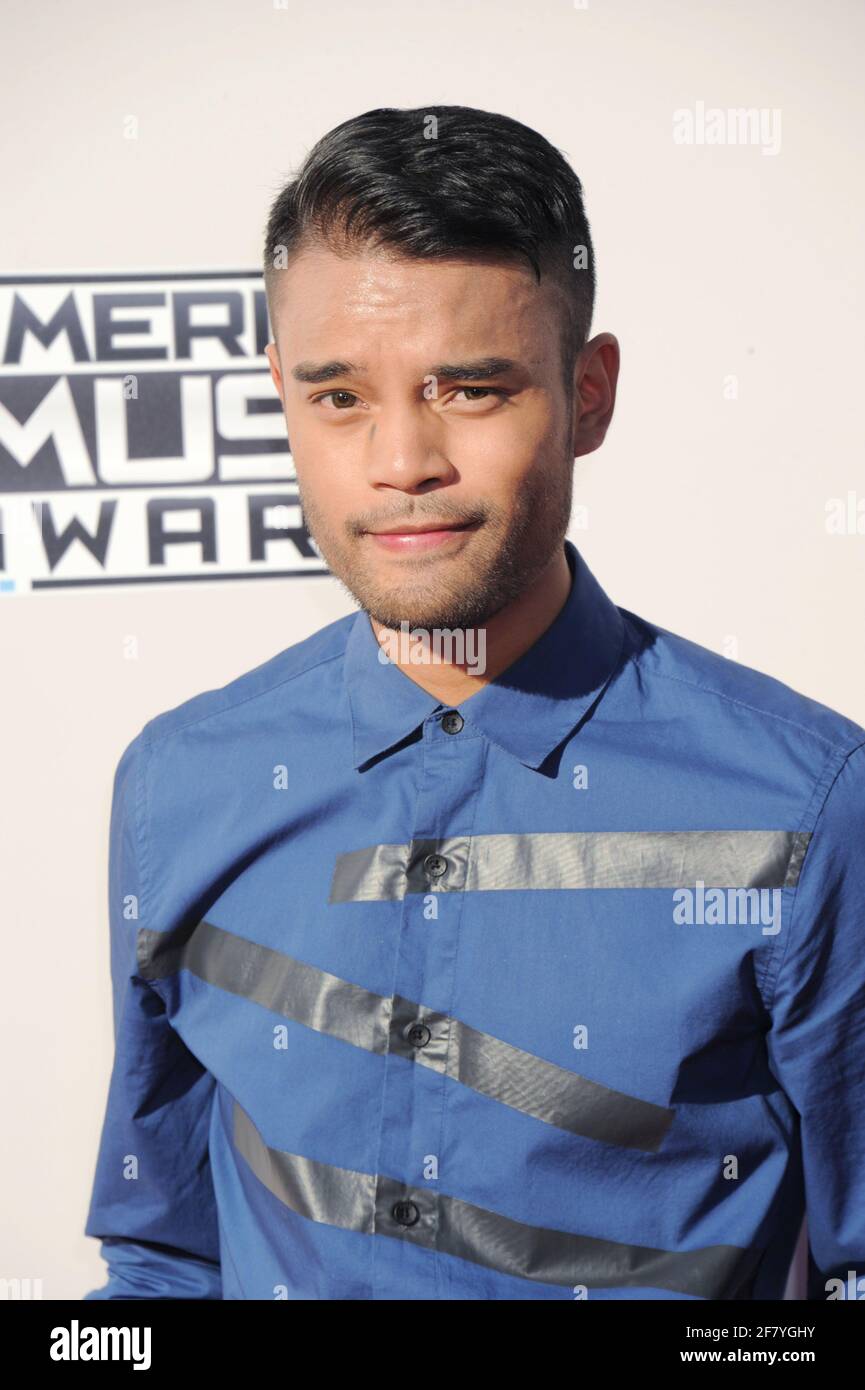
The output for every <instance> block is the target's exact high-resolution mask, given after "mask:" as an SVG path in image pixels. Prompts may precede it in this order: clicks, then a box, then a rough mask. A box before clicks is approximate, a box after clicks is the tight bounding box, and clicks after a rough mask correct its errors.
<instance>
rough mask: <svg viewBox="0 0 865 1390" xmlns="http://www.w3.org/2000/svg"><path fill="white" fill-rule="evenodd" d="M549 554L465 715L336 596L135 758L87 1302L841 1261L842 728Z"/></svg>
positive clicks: (859, 803)
mask: <svg viewBox="0 0 865 1390" xmlns="http://www.w3.org/2000/svg"><path fill="white" fill-rule="evenodd" d="M565 548H566V552H567V555H568V561H569V564H570V566H571V572H572V585H571V591H570V596H569V598H568V600H567V602H566V604H565V606H564V608H563V609H562V610H561V612H560V613H559V615H558V617H557V618H556V620H555V621H554V622H553V623H552V625H551V626H550V627H548V628H547V630H546V631H545V632H544V633H543V634H542V636H541V637H540V638H539V639H538V640H537V641H536V642H535V643H534V645H533V646H532V647H531V648H530V649H529V650H528V651H527V652H526V653H525V654H524V655H523V656H522V657H520V658H519V659H518V660H517V661H516V662H515V663H514V664H513V665H512V666H511V667H510V668H509V669H508V670H507V671H506V672H504V673H503V674H501V675H500V676H499V677H498V678H497V679H496V680H494V681H492V682H491V683H490V684H488V685H486V686H484V687H483V688H482V689H480V690H479V691H478V692H477V693H475V694H474V695H472V696H471V697H470V698H467V699H466V700H465V701H464V702H463V703H462V704H461V705H459V706H457V707H455V708H450V707H447V706H444V705H442V704H441V703H440V702H439V701H438V700H437V699H436V698H435V697H434V696H432V695H430V694H429V693H427V692H426V691H424V690H423V689H422V688H421V687H420V686H419V685H418V684H416V683H415V682H414V681H412V680H411V678H410V677H409V676H407V675H406V674H405V672H404V671H403V670H401V669H400V668H399V666H398V665H396V664H393V663H391V662H389V661H387V660H382V659H381V658H382V656H383V653H382V650H381V648H380V646H379V644H378V642H377V641H376V638H375V634H374V631H373V629H372V626H371V624H370V621H369V617H368V615H367V614H366V613H365V612H364V611H362V610H358V611H357V612H354V613H351V614H349V615H348V616H347V617H344V618H341V619H339V620H338V621H336V622H333V623H331V624H330V625H328V626H327V627H325V628H323V629H322V630H321V631H319V632H317V633H315V634H313V635H312V636H310V637H309V638H307V639H306V640H304V641H301V642H298V643H297V644H295V645H294V646H291V647H289V648H288V649H287V650H285V651H282V652H280V653H279V654H278V655H276V656H275V657H273V659H272V660H269V661H267V662H265V663H264V664H263V665H261V666H258V667H257V668H256V669H254V670H252V671H249V672H247V673H245V674H243V675H242V676H240V677H239V678H238V679H236V680H234V681H232V682H231V683H230V684H228V685H226V686H225V687H224V688H222V689H217V690H210V691H206V692H204V693H203V694H200V695H198V696H196V697H195V698H193V699H190V700H187V701H186V702H185V703H183V704H181V705H179V706H178V707H177V708H175V709H172V710H169V711H167V712H165V713H162V714H160V715H158V716H157V717H156V718H154V719H152V720H150V722H149V723H147V724H146V725H145V726H144V728H143V729H142V730H141V732H140V733H139V734H138V735H137V736H136V737H135V738H134V739H133V741H132V742H131V743H130V744H129V746H128V747H127V748H126V750H125V751H124V753H123V755H122V757H121V759H120V762H119V764H118V767H117V772H116V775H115V782H114V793H113V803H112V815H111V845H110V871H109V880H110V883H109V887H110V893H109V897H110V928H111V970H112V981H113V998H114V1023H115V1037H116V1056H115V1061H114V1067H113V1073H112V1077H111V1084H110V1090H109V1095H108V1102H107V1112H106V1115H105V1121H104V1127H103V1131H102V1138H101V1145H100V1151H99V1157H98V1163H97V1170H96V1177H95V1185H94V1189H93V1195H92V1201H91V1205H90V1211H89V1215H88V1218H87V1224H86V1228H85V1229H86V1232H87V1234H88V1235H92V1236H97V1237H101V1238H102V1240H103V1245H102V1251H103V1254H104V1256H105V1258H106V1260H107V1263H108V1267H109V1279H108V1283H107V1285H106V1286H105V1287H104V1288H103V1289H98V1290H94V1291H93V1292H91V1293H89V1294H87V1295H86V1297H87V1298H148V1297H149V1298H154V1297H157V1298H222V1299H279V1298H286V1299H427V1298H441V1299H568V1300H571V1299H574V1298H588V1299H622V1298H628V1299H632V1298H644V1299H709V1298H723V1299H734V1298H779V1297H781V1296H782V1294H783V1290H784V1286H785V1278H786V1275H787V1271H788V1268H789V1264H790V1259H791V1255H792V1251H793V1248H794V1245H795V1242H796V1238H797V1235H798V1232H799V1229H800V1226H801V1219H802V1214H803V1208H804V1205H805V1203H806V1201H807V1213H808V1228H809V1237H810V1245H811V1252H812V1261H811V1266H810V1284H809V1297H812V1298H826V1297H827V1296H828V1293H829V1292H831V1288H835V1287H837V1286H835V1285H832V1286H831V1288H830V1287H829V1286H827V1281H830V1280H832V1279H836V1278H837V1279H839V1280H841V1281H842V1282H843V1284H844V1287H845V1288H848V1287H849V1283H848V1272H849V1271H851V1270H854V1271H857V1272H858V1275H859V1276H861V1275H863V1274H865V841H863V836H865V729H863V728H862V727H860V726H859V725H858V724H855V723H854V722H852V721H851V720H849V719H847V718H845V717H844V716H842V715H841V714H839V713H837V712H835V711H833V710H831V709H829V708H827V707H826V706H824V705H822V704H819V703H817V702H815V701H813V700H810V699H808V698H806V697H805V696H803V695H801V694H798V693H796V692H795V691H793V690H792V689H790V688H789V687H788V686H786V685H784V684H782V683H781V682H779V681H777V680H774V679H773V678H771V677H769V676H767V675H763V674H761V673H759V672H757V671H755V670H751V669H749V668H747V667H745V666H743V665H740V664H738V663H736V662H734V661H731V660H727V659H725V658H723V657H721V656H719V655H717V654H716V653H714V652H712V651H710V650H708V649H707V648H705V647H702V646H699V645H697V644H695V643H693V642H691V641H688V640H686V639H685V638H683V637H680V636H677V635H675V634H673V633H671V632H669V631H666V630H665V629H663V628H660V627H658V626H656V625H653V624H652V623H650V622H647V621H646V620H645V619H643V618H640V617H638V616H637V615H636V614H634V613H631V612H629V611H628V610H626V609H623V608H619V607H617V606H616V605H615V604H614V603H613V602H612V601H611V600H610V598H609V597H607V595H606V594H605V593H604V591H603V590H602V589H601V587H600V585H599V584H598V582H597V580H596V579H595V577H594V576H593V574H592V572H591V571H590V569H589V568H588V566H587V564H586V562H585V560H584V558H583V557H582V556H581V555H580V553H579V552H578V551H577V549H576V548H575V546H574V545H573V544H572V543H571V542H570V541H566V542H565Z"/></svg>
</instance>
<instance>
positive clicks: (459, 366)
mask: <svg viewBox="0 0 865 1390" xmlns="http://www.w3.org/2000/svg"><path fill="white" fill-rule="evenodd" d="M518 367H519V363H518V362H514V361H513V359H512V358H510V357H478V358H473V359H472V360H471V361H468V362H441V363H439V365H438V366H437V367H431V368H430V370H429V372H428V373H427V375H428V376H434V377H438V378H439V379H440V380H444V381H479V380H481V379H483V378H486V377H491V376H503V375H504V374H505V373H506V372H512V371H514V370H516V369H517V368H518ZM365 370H366V368H365V367H363V366H361V365H360V364H359V363H356V362H337V361H333V362H298V364H297V366H296V367H292V370H291V374H292V376H293V377H294V379H295V381H304V382H307V383H309V384H313V383H318V382H322V381H333V380H334V378H335V377H340V376H353V375H356V374H357V375H360V374H362V373H363V372H364V371H365Z"/></svg>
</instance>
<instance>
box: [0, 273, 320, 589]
mask: <svg viewBox="0 0 865 1390" xmlns="http://www.w3.org/2000/svg"><path fill="white" fill-rule="evenodd" d="M270 338H271V334H270V329H269V324H268V317H267V305H266V301H265V296H264V288H263V284H262V279H261V274H260V273H259V272H258V271H229V272H217V271H206V272H198V271H191V272H176V273H173V272H172V273H166V272H163V271H160V272H153V273H145V272H141V273H131V274H111V275H96V274H94V275H86V274H69V275H59V274H52V275H27V276H18V277H12V276H7V277H0V343H2V360H0V596H4V595H5V596H8V595H14V594H21V593H32V592H34V591H40V590H41V591H44V590H48V589H57V588H63V589H81V590H85V589H91V588H93V587H94V586H99V585H123V584H148V583H159V582H163V583H164V582H168V581H172V580H173V581H178V580H182V581H189V580H196V581H198V580H204V581H207V580H219V579H255V578H261V577H266V578H277V577H299V576H304V575H307V574H327V573H328V570H327V568H326V566H325V564H324V561H323V560H322V558H321V556H320V554H319V552H318V550H317V548H316V547H315V545H314V543H313V542H312V540H311V538H310V537H309V534H308V532H307V531H306V528H305V526H304V523H303V517H302V513H301V509H300V499H299V494H298V491H297V485H296V474H295V471H294V467H293V464H292V459H291V453H290V451H289V446H288V442H287V440H286V434H285V421H284V418H283V414H282V408H281V405H280V401H279V397H278V395H277V393H276V390H275V388H274V385H273V382H272V381H271V378H270V371H269V367H268V363H267V359H266V357H265V356H264V348H265V346H266V344H267V343H268V342H269V341H270Z"/></svg>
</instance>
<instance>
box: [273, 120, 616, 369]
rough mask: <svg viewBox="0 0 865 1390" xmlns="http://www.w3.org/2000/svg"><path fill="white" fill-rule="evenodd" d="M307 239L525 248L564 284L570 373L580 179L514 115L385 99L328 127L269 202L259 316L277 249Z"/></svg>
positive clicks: (586, 319) (415, 248) (576, 338)
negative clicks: (404, 105) (400, 105)
mask: <svg viewBox="0 0 865 1390" xmlns="http://www.w3.org/2000/svg"><path fill="white" fill-rule="evenodd" d="M430 118H434V120H431V119H430ZM315 242H319V243H323V244H325V245H330V246H332V247H333V248H334V249H340V250H345V249H349V248H351V247H352V246H355V245H374V246H383V247H390V248H393V249H394V250H396V251H398V252H399V253H401V254H402V255H405V256H409V257H416V258H418V259H434V258H439V259H441V258H444V257H452V256H455V255H456V256H458V255H459V254H461V253H465V254H490V255H495V254H499V255H502V254H504V255H514V256H520V255H522V256H525V257H526V258H527V259H528V261H529V263H530V264H531V266H532V267H533V269H534V271H535V275H536V277H537V279H538V281H540V278H541V274H542V272H547V273H549V274H551V275H552V276H553V277H554V278H555V279H557V280H558V282H559V283H560V284H561V286H562V288H563V290H564V291H565V295H566V302H567V305H568V312H567V314H566V316H565V323H564V325H563V335H562V357H563V364H564V368H565V376H566V380H569V379H570V377H571V376H572V373H573V364H574V359H575V357H576V355H577V353H578V352H579V351H580V349H581V348H582V347H583V346H584V344H585V343H586V341H587V339H588V336H589V330H590V328H591V323H592V313H593V309H594V301H595V263H594V259H595V258H594V250H593V247H592V240H591V234H590V231H589V224H588V220H587V218H586V214H585V211H584V208H583V196H582V185H581V183H580V180H579V179H578V178H577V175H576V174H575V173H574V171H573V169H572V168H571V166H570V164H569V163H568V161H567V160H566V159H565V157H564V155H562V154H561V153H560V151H559V150H557V149H556V148H555V147H554V146H553V145H551V144H550V143H549V141H548V140H545V139H544V137H543V136H542V135H539V134H538V133H537V131H535V130H532V129H531V127H529V126H526V125H523V124H522V123H521V122H520V121H515V120H512V119H511V117H510V116H502V115H499V114H497V113H495V112H492V111H478V110H476V109H475V108H474V107H471V106H427V107H414V108H411V109H406V108H401V109H400V108H396V107H390V106H388V107H381V108H379V109H377V110H374V111H365V112H364V113H363V114H362V115H360V116H354V117H353V118H352V119H351V120H349V121H343V122H342V124H341V125H338V126H334V128H333V130H330V131H328V132H327V134H326V135H323V136H322V137H321V139H320V140H319V141H318V142H317V143H316V144H315V145H314V146H313V148H312V149H311V150H310V151H309V153H308V154H307V156H306V159H305V160H304V162H303V164H302V166H301V168H300V170H299V171H298V173H297V175H296V177H294V178H293V179H291V181H290V182H289V183H287V184H286V185H285V187H284V188H283V189H282V191H281V192H280V193H279V194H278V195H277V197H276V199H275V200H274V202H273V205H272V207H271V210H270V214H269V217H268V222H267V231H266V234H265V246H264V283H265V291H266V294H267V300H268V306H269V309H270V314H271V320H272V319H273V315H274V309H275V303H276V285H277V277H278V275H279V269H280V267H279V265H278V258H279V257H280V256H281V258H282V262H283V264H287V263H288V262H289V260H290V259H291V257H292V255H293V254H294V253H296V252H298V251H299V250H301V249H302V248H303V246H305V245H307V244H309V243H315ZM580 248H583V251H582V256H581V261H582V264H581V265H578V263H577V260H576V259H575V256H576V255H577V253H578V252H580Z"/></svg>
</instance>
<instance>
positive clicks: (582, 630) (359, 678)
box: [343, 539, 625, 768]
mask: <svg viewBox="0 0 865 1390" xmlns="http://www.w3.org/2000/svg"><path fill="white" fill-rule="evenodd" d="M564 544H565V553H566V555H567V558H568V565H569V566H570V570H571V588H570V592H569V595H568V598H567V600H566V602H565V605H564V607H563V608H562V610H561V612H560V613H559V614H558V616H557V617H556V618H555V619H554V621H553V623H552V624H551V625H550V627H548V628H547V630H546V631H545V632H543V633H542V634H541V636H540V637H539V638H538V639H537V641H536V642H535V643H534V644H533V645H532V646H531V647H529V649H528V651H525V652H523V654H522V656H520V657H518V658H517V660H516V661H514V662H512V664H511V665H510V666H509V667H508V668H507V670H505V671H502V672H500V674H499V675H498V676H497V677H496V678H495V680H493V681H491V682H490V683H489V684H488V685H485V686H482V687H481V689H480V690H479V691H477V693H476V694H474V695H471V696H469V697H468V699H466V700H464V701H463V703H462V704H459V705H447V706H444V705H442V703H441V701H440V700H438V699H437V698H436V697H435V696H434V695H431V694H430V693H429V692H428V691H426V690H423V689H422V688H421V686H419V685H417V684H416V683H415V682H414V681H413V680H412V679H411V678H410V677H409V676H407V675H405V673H404V672H403V671H401V670H400V668H399V667H398V666H396V665H395V664H394V663H393V662H391V661H384V662H382V661H381V660H380V653H381V648H380V646H379V644H378V641H377V640H376V636H375V632H374V631H373V627H372V624H371V622H370V620H369V615H368V614H367V612H366V611H365V609H361V610H360V611H359V612H358V613H357V614H356V616H355V619H354V623H353V624H352V628H351V632H350V633H349V638H348V643H347V646H346V650H345V658H344V667H343V671H344V678H345V682H346V689H347V692H348V699H349V707H350V710H351V721H352V738H353V755H352V756H353V766H354V767H355V768H359V767H361V766H362V765H363V764H364V763H366V762H368V761H369V759H370V758H373V757H375V756H376V755H378V754H379V753H382V752H384V751H385V750H386V749H389V748H391V747H393V746H394V745H395V744H397V743H401V742H402V741H403V740H404V739H405V738H407V737H408V736H409V734H411V733H413V732H414V731H415V729H416V728H417V727H418V725H419V724H422V723H423V721H424V720H425V719H426V718H427V717H428V716H429V715H430V714H432V713H433V712H434V711H435V710H437V709H445V708H447V709H457V710H459V712H460V714H461V715H462V716H463V718H464V719H465V721H466V723H467V724H470V725H471V726H472V727H473V728H475V729H478V730H479V731H480V732H481V733H482V734H484V735H485V736H486V737H487V738H488V739H490V740H491V741H492V742H493V743H495V744H497V745H498V746H499V747H500V748H503V749H504V750H505V751H506V752H508V753H511V754H512V755H513V756H514V757H515V758H518V759H519V761H520V762H521V763H524V764H525V765H526V766H527V767H532V768H538V767H540V765H541V764H542V763H543V761H544V759H545V758H547V757H548V756H549V754H550V753H551V752H552V751H553V749H554V748H556V747H557V746H558V745H559V743H561V742H562V741H563V739H565V738H567V737H568V736H569V735H570V734H571V733H573V731H574V729H575V727H576V725H577V724H578V723H579V722H580V720H581V719H582V717H583V715H584V714H585V713H586V711H587V710H588V708H589V706H590V705H591V704H592V703H593V702H594V701H595V699H596V698H597V697H598V696H599V695H600V694H601V692H602V691H603V688H604V686H605V685H606V684H607V682H608V680H609V679H610V677H611V676H612V674H613V672H614V671H615V670H616V669H617V667H618V664H619V658H620V656H621V653H622V648H623V646H624V637H625V625H624V621H623V619H622V615H621V613H620V612H619V609H618V608H617V607H616V605H615V604H614V603H613V602H612V600H611V599H610V598H609V597H608V596H607V594H606V593H605V592H604V590H603V589H602V588H601V586H600V584H599V583H598V581H597V579H596V578H595V576H594V575H593V574H592V572H591V570H590V569H589V567H588V565H587V564H586V561H585V560H584V559H583V557H582V555H581V554H580V552H579V551H578V550H577V547H576V546H575V545H574V543H573V542H572V541H570V540H568V539H566V540H565V543H564Z"/></svg>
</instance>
